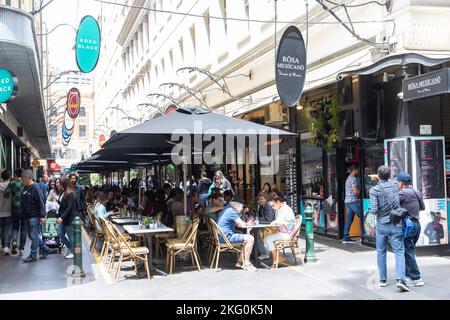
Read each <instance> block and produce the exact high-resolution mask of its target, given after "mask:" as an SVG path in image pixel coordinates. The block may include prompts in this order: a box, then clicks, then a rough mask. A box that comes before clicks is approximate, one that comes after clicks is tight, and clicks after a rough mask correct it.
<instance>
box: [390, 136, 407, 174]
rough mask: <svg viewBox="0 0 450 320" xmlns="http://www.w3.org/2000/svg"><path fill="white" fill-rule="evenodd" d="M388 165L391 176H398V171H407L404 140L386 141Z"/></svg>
mask: <svg viewBox="0 0 450 320" xmlns="http://www.w3.org/2000/svg"><path fill="white" fill-rule="evenodd" d="M387 153H388V154H387V156H388V165H389V167H390V168H391V178H395V177H397V176H398V174H399V173H400V172H407V171H408V167H407V161H408V157H407V156H406V141H405V140H391V141H388V142H387Z"/></svg>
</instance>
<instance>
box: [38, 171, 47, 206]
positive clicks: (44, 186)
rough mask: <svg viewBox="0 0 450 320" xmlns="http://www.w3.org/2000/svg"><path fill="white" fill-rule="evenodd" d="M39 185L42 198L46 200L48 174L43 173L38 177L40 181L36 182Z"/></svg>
mask: <svg viewBox="0 0 450 320" xmlns="http://www.w3.org/2000/svg"><path fill="white" fill-rule="evenodd" d="M38 185H39V187H40V188H41V190H42V194H43V195H44V199H45V200H47V197H48V192H49V186H48V175H46V174H43V175H42V176H41V178H40V181H39V183H38Z"/></svg>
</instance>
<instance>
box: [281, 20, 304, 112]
mask: <svg viewBox="0 0 450 320" xmlns="http://www.w3.org/2000/svg"><path fill="white" fill-rule="evenodd" d="M275 69H276V73H275V79H276V84H277V91H278V95H279V96H280V99H281V101H282V102H283V103H284V104H285V105H287V106H288V107H294V106H295V104H296V103H297V101H298V99H300V96H301V95H302V91H303V86H304V85H305V76H306V48H305V42H304V40H303V37H302V34H301V33H300V30H299V29H298V28H297V27H295V26H289V27H288V28H287V29H286V31H284V33H283V35H282V36H281V40H280V44H279V46H278V52H277V61H276V68H275Z"/></svg>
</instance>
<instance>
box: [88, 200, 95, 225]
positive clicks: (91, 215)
mask: <svg viewBox="0 0 450 320" xmlns="http://www.w3.org/2000/svg"><path fill="white" fill-rule="evenodd" d="M86 211H87V214H88V218H89V228H88V230H87V231H88V232H90V231H93V232H95V214H94V205H92V204H88V206H87V208H86Z"/></svg>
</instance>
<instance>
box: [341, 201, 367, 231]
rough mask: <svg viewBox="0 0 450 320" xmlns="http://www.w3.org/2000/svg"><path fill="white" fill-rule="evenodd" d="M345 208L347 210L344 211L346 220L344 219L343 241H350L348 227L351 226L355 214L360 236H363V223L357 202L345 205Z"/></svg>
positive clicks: (359, 205)
mask: <svg viewBox="0 0 450 320" xmlns="http://www.w3.org/2000/svg"><path fill="white" fill-rule="evenodd" d="M345 208H346V209H347V210H346V219H345V227H344V240H350V227H351V226H352V223H353V219H354V218H355V214H356V215H357V216H358V218H359V225H360V227H361V234H363V230H364V222H363V219H362V215H361V204H360V203H359V202H358V201H354V202H348V203H346V204H345Z"/></svg>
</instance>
